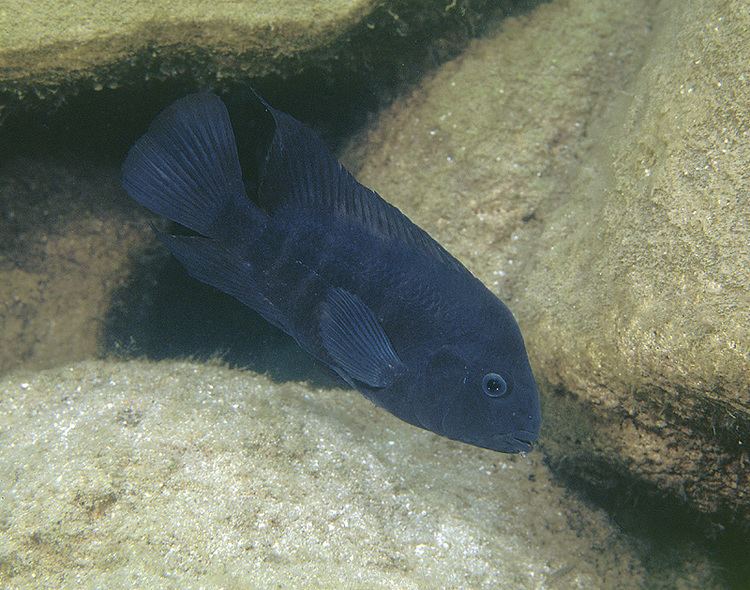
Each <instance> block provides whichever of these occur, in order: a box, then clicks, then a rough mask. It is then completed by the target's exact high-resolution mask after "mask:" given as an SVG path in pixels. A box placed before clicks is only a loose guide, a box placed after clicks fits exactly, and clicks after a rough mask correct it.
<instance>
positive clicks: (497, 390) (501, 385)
mask: <svg viewBox="0 0 750 590" xmlns="http://www.w3.org/2000/svg"><path fill="white" fill-rule="evenodd" d="M482 389H483V390H484V393H485V394H486V395H488V396H490V397H503V396H504V395H505V394H507V393H508V384H507V383H506V382H505V379H503V378H502V377H501V376H500V375H498V374H497V373H487V374H486V375H485V376H484V379H482Z"/></svg>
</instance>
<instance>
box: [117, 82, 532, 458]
mask: <svg viewBox="0 0 750 590" xmlns="http://www.w3.org/2000/svg"><path fill="white" fill-rule="evenodd" d="M254 100H256V101H257V106H258V112H259V116H260V117H265V118H266V120H267V125H266V128H265V129H267V132H266V133H261V132H259V133H258V137H257V138H256V141H255V145H254V146H253V149H252V150H250V151H254V152H255V153H256V154H260V155H259V156H258V157H257V162H256V170H254V174H253V176H254V178H250V179H249V181H248V184H247V185H246V184H245V182H243V178H242V172H241V168H240V161H239V157H238V152H237V146H236V143H235V138H234V132H233V130H232V126H231V123H230V120H229V115H228V112H227V109H226V107H225V106H224V104H223V102H222V101H221V100H220V99H219V98H218V97H216V96H214V95H212V94H194V95H191V96H187V97H186V98H183V99H181V100H178V101H176V102H175V103H174V104H172V105H171V106H170V107H168V108H167V109H166V110H165V111H164V112H162V113H161V114H160V115H159V116H158V117H157V118H156V120H155V121H154V122H153V123H152V124H151V127H150V128H149V130H148V132H147V133H146V134H145V135H144V136H143V137H141V138H140V139H139V140H138V141H137V142H136V144H135V145H134V146H133V147H132V148H131V150H130V153H129V154H128V157H127V160H126V161H125V164H124V166H123V185H124V186H125V189H126V190H127V191H128V193H129V194H130V195H131V196H132V197H133V198H134V199H135V200H136V201H138V202H139V203H141V204H142V205H144V206H145V207H147V208H148V209H150V210H152V211H154V212H156V213H158V214H159V215H163V216H164V217H166V218H168V219H171V220H172V221H175V222H177V223H179V224H181V225H183V226H185V227H187V228H189V229H191V230H193V231H194V232H196V233H197V234H198V235H190V236H185V235H168V234H165V233H159V238H160V239H161V241H162V242H163V243H164V244H165V245H166V246H167V248H169V250H170V251H171V252H172V253H173V254H174V255H175V256H176V257H177V259H178V260H179V261H180V262H181V263H182V264H183V265H184V266H185V267H186V268H187V270H188V272H189V273H190V274H191V275H192V276H193V277H195V278H196V279H198V280H199V281H203V282H204V283H208V284H209V285H213V286H214V287H216V288H217V289H220V290H221V291H224V292H225V293H228V294H230V295H232V296H233V297H235V298H237V299H239V300H240V301H241V302H242V303H244V304H245V305H247V306H249V307H251V308H252V309H254V310H255V311H257V312H258V313H259V314H261V315H262V316H263V317H264V318H265V319H266V320H268V321H269V322H271V323H272V324H274V325H275V326H277V327H279V328H280V329H281V330H283V331H284V332H286V333H287V334H289V335H291V336H292V337H293V338H294V339H295V340H296V341H297V342H298V343H299V345H300V346H301V347H302V348H303V349H304V350H306V351H307V352H308V353H309V354H311V355H312V356H313V357H315V358H317V359H319V360H320V361H322V362H323V363H325V364H326V365H328V366H329V367H330V368H331V369H333V370H334V371H335V372H336V373H338V374H339V375H340V376H341V378H342V379H343V380H344V381H346V382H347V383H348V384H349V385H351V386H352V387H354V388H356V389H358V390H359V391H361V392H362V393H363V394H364V395H365V396H366V397H367V398H369V399H370V400H372V401H373V402H375V403H376V404H377V405H379V406H382V407H384V408H386V409H387V410H388V411H390V412H392V413H393V414H395V415H396V416H398V417H399V418H401V419H402V420H405V421H406V422H409V423H411V424H414V425H416V426H420V427H422V428H426V429H428V430H431V431H433V432H437V433H439V434H442V435H444V436H447V437H449V438H453V439H456V440H460V441H464V442H467V443H470V444H473V445H477V446H480V447H486V448H489V449H494V450H497V451H503V452H506V453H515V452H519V451H528V450H530V449H531V443H532V442H533V441H535V440H536V439H537V437H538V435H539V427H540V423H541V414H540V409H539V396H538V392H537V387H536V383H535V382H534V377H533V375H532V372H531V368H530V366H529V361H528V358H527V356H526V349H525V348H524V343H523V339H522V337H521V332H520V331H519V329H518V325H517V324H516V321H515V320H514V319H513V315H512V314H511V312H510V311H509V310H508V308H507V307H506V306H505V305H504V304H503V303H502V302H501V301H500V300H499V299H498V298H497V297H495V296H494V295H493V294H492V293H491V292H490V291H489V290H488V289H487V288H486V287H485V286H484V285H483V284H482V283H481V282H480V281H479V280H477V279H476V278H475V277H474V276H473V275H472V274H471V273H470V272H469V271H468V270H466V268H464V266H463V265H461V263H460V262H458V261H457V260H456V259H455V258H453V257H452V256H451V255H450V254H449V253H448V252H446V251H445V250H444V249H443V248H442V247H441V246H440V245H439V244H438V243H437V242H435V241H434V240H433V239H432V238H430V236H429V235H427V233H425V232H424V231H423V230H421V229H420V228H418V227H417V226H416V225H414V224H413V223H412V222H411V221H409V219H408V218H407V217H406V216H405V215H403V214H402V213H401V212H400V211H399V210H398V209H396V208H395V207H393V206H391V205H389V204H388V203H386V202H385V201H384V200H383V199H382V198H380V196H379V195H377V194H376V193H375V192H373V191H371V190H370V189H368V188H366V187H364V186H362V185H361V184H359V183H358V182H357V181H356V180H355V179H354V177H352V175H351V174H349V172H347V171H346V169H344V167H343V166H342V165H341V164H340V163H339V162H338V161H337V160H336V159H335V157H334V156H333V155H332V154H331V153H330V152H329V150H328V149H327V148H326V146H325V145H324V144H323V143H322V141H321V140H320V139H319V138H318V137H317V136H316V135H315V134H314V133H313V132H312V131H311V130H310V129H308V128H307V127H305V126H304V125H302V124H301V123H299V122H298V121H297V120H295V119H293V118H292V117H290V116H289V115H287V114H285V113H282V112H280V111H277V110H275V109H273V108H271V107H270V106H268V105H267V104H266V103H265V102H264V101H263V100H262V99H260V98H258V97H256V98H255V99H254ZM248 193H249V194H248Z"/></svg>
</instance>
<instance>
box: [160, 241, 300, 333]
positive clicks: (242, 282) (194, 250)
mask: <svg viewBox="0 0 750 590" xmlns="http://www.w3.org/2000/svg"><path fill="white" fill-rule="evenodd" d="M156 233H157V236H158V238H159V240H160V241H161V242H162V243H163V244H164V245H165V246H166V247H167V248H168V249H169V251H170V252H171V253H172V254H173V255H174V257H175V258H177V260H179V261H180V263H181V264H182V265H183V266H184V267H185V268H186V269H187V271H188V273H189V274H190V276H191V277H193V278H194V279H197V280H199V281H201V282H202V283H207V284H209V285H211V286H212V287H216V288H217V289H219V290H220V291H223V292H224V293H227V294H228V295H231V296H232V297H234V298H235V299H237V300H239V301H240V302H241V303H244V304H245V305H247V306H248V307H250V308H252V309H254V310H255V311H257V312H258V313H259V314H260V315H262V316H263V317H264V318H265V319H266V320H267V321H268V322H270V323H271V324H273V325H274V326H276V327H277V328H280V329H281V330H283V331H285V332H286V333H287V334H289V335H291V336H293V334H292V332H291V330H290V326H289V325H288V321H287V319H286V318H285V317H284V315H283V314H282V313H281V311H279V309H278V308H277V307H276V306H275V305H274V304H273V303H271V301H269V300H268V299H267V298H266V297H265V296H264V295H263V293H262V291H261V289H260V286H259V285H258V284H257V281H256V279H255V276H256V270H255V268H254V267H253V266H252V264H251V263H250V262H249V261H246V260H243V259H242V258H240V257H239V256H237V255H236V254H234V253H232V252H230V251H229V250H227V249H226V248H224V247H223V246H222V245H221V244H219V243H218V242H217V241H215V240H213V239H211V238H204V237H202V236H173V235H170V234H166V233H163V232H160V231H158V230H157V232H156Z"/></svg>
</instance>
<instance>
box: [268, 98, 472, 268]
mask: <svg viewBox="0 0 750 590" xmlns="http://www.w3.org/2000/svg"><path fill="white" fill-rule="evenodd" d="M260 100H261V101H262V99H260ZM263 104H264V105H265V107H266V109H268V112H269V113H270V114H271V115H272V116H273V119H274V122H275V124H276V130H275V132H274V134H273V138H272V140H271V143H270V145H269V148H268V152H267V155H266V158H265V161H264V162H263V164H262V165H261V167H260V171H259V173H260V179H259V185H258V191H257V194H256V197H255V199H254V200H255V201H256V203H257V204H258V205H260V206H261V207H262V208H263V209H265V210H266V211H268V212H269V213H273V212H274V211H276V210H278V209H285V208H288V207H291V208H295V209H296V208H309V209H314V210H315V211H318V212H320V211H325V212H328V213H329V214H331V215H334V216H336V217H339V218H345V219H346V220H347V221H349V222H350V223H353V224H358V225H359V226H360V227H361V228H362V229H363V230H365V231H367V232H369V233H371V234H373V235H375V236H378V237H380V238H382V239H384V240H387V241H394V242H400V243H402V244H404V245H405V246H407V247H410V248H413V249H415V250H417V251H419V252H422V253H423V254H424V255H425V256H428V257H431V258H433V259H436V260H439V261H440V262H442V263H443V264H445V265H447V266H448V267H450V268H452V269H454V270H456V271H459V272H463V273H467V274H470V273H469V271H468V270H466V268H465V267H464V266H463V265H462V264H461V263H460V262H459V261H458V260H456V259H455V258H454V257H453V256H451V255H450V254H449V253H448V252H447V251H446V250H445V249H444V248H443V247H442V246H441V245H440V244H438V243H437V242H436V241H435V240H433V239H432V238H431V237H430V236H429V235H428V234H427V232H425V231H424V230H422V229H421V228H419V227H417V226H416V225H415V224H414V223H412V222H411V221H410V220H409V218H408V217H406V215H404V214H403V213H401V211H399V210H398V209H397V208H396V207H394V206H393V205H391V204H389V203H387V202H386V201H384V200H383V199H382V198H381V197H380V195H378V194H377V193H376V192H375V191H373V190H370V189H369V188H367V187H365V186H362V185H361V184H360V183H359V182H357V180H356V179H355V178H354V177H353V176H352V175H351V173H349V171H348V170H347V169H346V168H344V166H343V165H342V164H341V163H340V162H339V161H338V160H337V159H336V158H335V157H334V155H333V154H332V153H331V152H330V150H329V149H328V148H327V147H326V145H325V144H324V143H323V141H322V140H321V139H320V138H319V137H318V136H317V135H316V134H315V133H314V132H313V131H312V130H311V129H310V128H308V127H306V126H305V125H303V124H302V123H300V122H299V121H297V120H296V119H295V118H293V117H291V116H290V115H287V114H286V113H283V112H281V111H277V110H276V109H274V108H272V107H271V106H269V105H268V104H267V103H265V102H263Z"/></svg>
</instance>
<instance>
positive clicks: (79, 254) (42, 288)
mask: <svg viewBox="0 0 750 590" xmlns="http://www.w3.org/2000/svg"><path fill="white" fill-rule="evenodd" d="M120 196H121V189H120V187H119V183H118V181H117V170H116V168H114V167H111V168H109V167H101V166H98V165H86V164H85V163H80V162H71V161H56V160H51V159H46V158H40V159H33V160H32V159H29V158H13V159H10V160H7V161H4V162H3V163H2V164H0V212H2V215H0V372H5V371H7V370H9V369H11V368H14V367H17V366H19V365H21V364H23V365H24V366H25V367H28V368H31V367H50V366H54V365H56V364H59V363H65V362H68V361H71V360H79V359H82V358H87V357H91V356H93V355H95V354H96V353H97V351H98V349H99V345H100V340H101V338H102V330H103V328H104V317H105V315H106V313H107V310H108V309H109V307H110V305H111V297H112V293H113V292H115V291H116V290H117V289H118V288H119V287H121V286H122V285H123V283H124V282H125V281H126V280H127V277H128V275H129V273H130V272H131V255H134V254H135V253H136V252H138V251H140V248H141V246H142V244H143V243H144V242H146V241H147V240H148V239H151V233H152V232H151V230H150V229H149V227H148V224H147V223H146V221H145V217H144V216H143V214H142V213H140V212H138V211H137V210H136V207H135V206H133V205H132V204H131V203H128V202H126V201H125V200H123V199H121V198H120Z"/></svg>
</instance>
